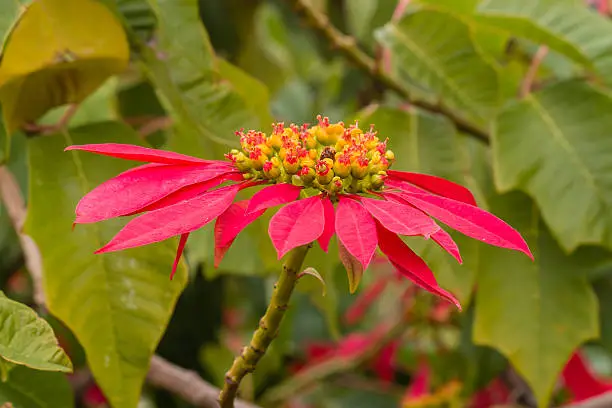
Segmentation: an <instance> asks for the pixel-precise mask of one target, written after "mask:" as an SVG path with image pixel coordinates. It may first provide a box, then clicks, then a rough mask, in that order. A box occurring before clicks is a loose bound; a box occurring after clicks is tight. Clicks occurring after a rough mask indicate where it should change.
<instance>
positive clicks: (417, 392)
mask: <svg viewBox="0 0 612 408" xmlns="http://www.w3.org/2000/svg"><path fill="white" fill-rule="evenodd" d="M430 383H431V368H429V364H428V363H427V360H425V359H424V358H422V359H421V360H420V361H419V365H418V366H417V369H416V371H415V372H414V375H413V377H412V382H411V383H410V386H409V387H408V389H407V390H406V393H405V394H404V398H403V399H402V402H408V401H411V400H415V399H419V398H420V397H422V396H424V395H427V394H429V388H430V386H431V384H430Z"/></svg>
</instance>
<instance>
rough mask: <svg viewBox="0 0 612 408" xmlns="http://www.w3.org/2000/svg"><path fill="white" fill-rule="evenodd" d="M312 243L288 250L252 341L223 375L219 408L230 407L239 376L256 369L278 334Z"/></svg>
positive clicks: (236, 390)
mask: <svg viewBox="0 0 612 408" xmlns="http://www.w3.org/2000/svg"><path fill="white" fill-rule="evenodd" d="M311 246H312V244H309V245H304V246H301V247H297V248H295V249H293V250H291V251H290V252H289V254H288V255H287V260H286V261H285V264H284V265H283V269H282V271H281V274H280V277H279V278H278V281H277V282H276V285H274V292H273V293H272V299H271V300H270V304H269V305H268V308H267V310H266V313H265V314H264V315H263V317H262V318H261V320H260V321H259V327H258V328H257V330H255V332H254V333H253V337H252V338H251V342H250V343H249V345H248V346H246V347H244V348H243V349H242V352H241V353H240V355H239V356H237V357H236V358H235V359H234V363H233V364H232V367H231V368H230V369H229V371H228V372H227V373H226V374H225V384H224V386H223V390H222V391H221V394H220V395H219V404H220V405H221V408H233V407H234V400H235V399H236V396H237V394H238V387H239V386H240V382H241V381H242V379H243V378H244V377H245V376H246V375H247V374H248V373H251V372H253V371H254V370H255V367H256V366H257V363H258V362H259V360H260V359H261V358H262V357H263V355H264V354H265V353H266V350H267V349H268V347H269V346H270V344H271V343H272V341H273V340H274V339H275V338H276V336H277V335H278V330H279V328H280V323H281V321H282V320H283V317H284V315H285V311H286V310H287V308H288V306H289V299H290V298H291V294H292V293H293V289H294V288H295V284H296V283H297V280H298V279H299V272H300V270H301V267H302V263H303V262H304V258H305V257H306V253H307V252H308V250H309V249H310V247H311Z"/></svg>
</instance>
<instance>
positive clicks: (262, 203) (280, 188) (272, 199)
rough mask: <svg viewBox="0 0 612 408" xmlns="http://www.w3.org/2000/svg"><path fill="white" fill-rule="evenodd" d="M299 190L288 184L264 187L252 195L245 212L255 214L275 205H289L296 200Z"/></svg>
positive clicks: (300, 188) (299, 188)
mask: <svg viewBox="0 0 612 408" xmlns="http://www.w3.org/2000/svg"><path fill="white" fill-rule="evenodd" d="M301 190H302V187H298V186H294V185H293V184H288V183H279V184H273V185H271V186H268V187H265V188H263V189H261V190H259V191H258V192H256V193H255V194H253V198H251V201H250V203H249V207H248V208H247V210H246V212H247V213H252V212H257V211H259V210H265V209H268V208H270V207H274V206H277V205H281V204H287V203H290V202H291V201H295V200H297V198H298V197H299V196H300V191H301Z"/></svg>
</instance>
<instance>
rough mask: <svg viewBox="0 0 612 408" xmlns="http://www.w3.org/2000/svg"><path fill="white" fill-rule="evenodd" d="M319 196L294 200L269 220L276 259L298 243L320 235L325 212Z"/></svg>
mask: <svg viewBox="0 0 612 408" xmlns="http://www.w3.org/2000/svg"><path fill="white" fill-rule="evenodd" d="M323 211H324V210H323V204H322V203H321V199H320V198H319V196H313V197H309V198H305V199H303V200H298V201H295V202H293V203H291V204H288V205H286V206H284V207H283V208H281V209H280V210H279V211H278V212H277V213H276V214H274V216H273V217H272V219H271V220H270V225H269V226H268V234H269V235H270V238H271V239H272V244H274V248H276V252H277V253H278V259H280V258H282V257H283V255H285V254H286V253H287V252H289V251H290V250H292V249H293V248H296V247H298V246H300V245H306V244H309V243H311V242H313V241H315V240H316V239H317V238H319V237H320V236H321V234H322V233H323V229H324V227H325V214H324V213H323Z"/></svg>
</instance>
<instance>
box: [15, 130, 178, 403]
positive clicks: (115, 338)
mask: <svg viewBox="0 0 612 408" xmlns="http://www.w3.org/2000/svg"><path fill="white" fill-rule="evenodd" d="M105 142H120V143H132V144H139V143H140V142H139V140H138V137H137V136H136V135H135V134H134V132H133V131H132V130H130V129H129V128H128V127H126V126H125V125H121V124H118V123H113V122H105V123H98V124H92V125H89V126H83V127H80V128H76V129H72V130H70V131H67V132H65V133H63V134H53V135H49V136H45V137H40V138H36V139H31V140H30V143H29V160H30V203H29V211H28V219H27V221H26V231H27V233H28V234H29V235H31V236H32V238H33V239H34V240H35V242H36V243H37V244H38V246H39V249H40V251H41V255H42V259H43V272H44V280H43V282H44V289H45V294H46V296H47V306H48V308H49V310H50V312H51V313H53V314H54V315H55V316H57V317H58V318H60V319H61V320H62V321H63V322H64V323H65V324H66V325H67V326H68V327H69V328H70V329H71V330H72V331H73V332H74V333H75V335H76V336H77V338H78V340H79V342H80V343H81V344H82V345H83V347H84V348H85V351H86V353H87V358H88V362H89V367H90V368H91V370H92V372H93V374H94V376H95V378H96V380H97V382H98V383H99V384H100V386H101V387H102V390H103V391H104V393H105V395H106V396H107V397H108V398H109V399H110V401H111V404H112V405H113V406H117V407H126V408H133V407H136V404H137V402H138V397H139V395H140V389H141V386H142V383H143V381H144V377H145V375H146V372H147V370H148V366H149V359H150V357H151V355H152V354H153V352H154V351H155V348H156V346H157V343H158V341H159V339H160V337H161V335H162V334H163V332H164V330H165V327H166V325H167V323H168V320H169V319H170V315H171V313H172V310H173V308H174V305H175V303H176V300H177V297H178V296H179V294H180V292H181V290H182V288H183V287H184V285H185V281H186V276H187V271H186V269H185V267H184V266H181V267H180V268H179V271H178V273H177V275H176V276H175V277H174V280H172V281H170V280H169V274H170V270H171V266H172V261H173V258H174V252H175V248H176V246H175V245H176V242H174V241H165V242H161V243H158V244H154V245H149V246H146V247H143V248H136V249H130V250H127V251H121V252H117V253H111V254H104V255H94V254H93V252H94V251H95V250H96V249H98V248H100V247H101V246H102V245H103V244H104V243H106V242H107V241H108V240H110V238H111V237H112V236H113V235H114V234H115V233H117V232H118V231H119V228H120V225H121V224H123V222H122V221H121V220H112V221H110V222H104V223H103V224H93V225H78V226H76V228H75V229H74V231H73V230H72V222H73V220H74V208H75V205H76V203H77V202H78V201H79V199H80V198H81V197H82V196H83V195H84V194H86V193H87V192H89V191H90V190H91V189H93V188H94V187H95V186H97V185H98V184H100V183H102V182H103V181H105V180H107V179H109V178H111V177H113V176H115V175H117V174H118V173H120V172H121V171H124V170H126V169H128V168H129V167H130V166H133V163H131V162H127V161H122V160H118V159H113V158H109V157H106V156H99V155H94V154H89V153H83V152H69V153H68V152H63V150H64V148H65V147H66V146H67V145H72V144H86V143H105Z"/></svg>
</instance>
